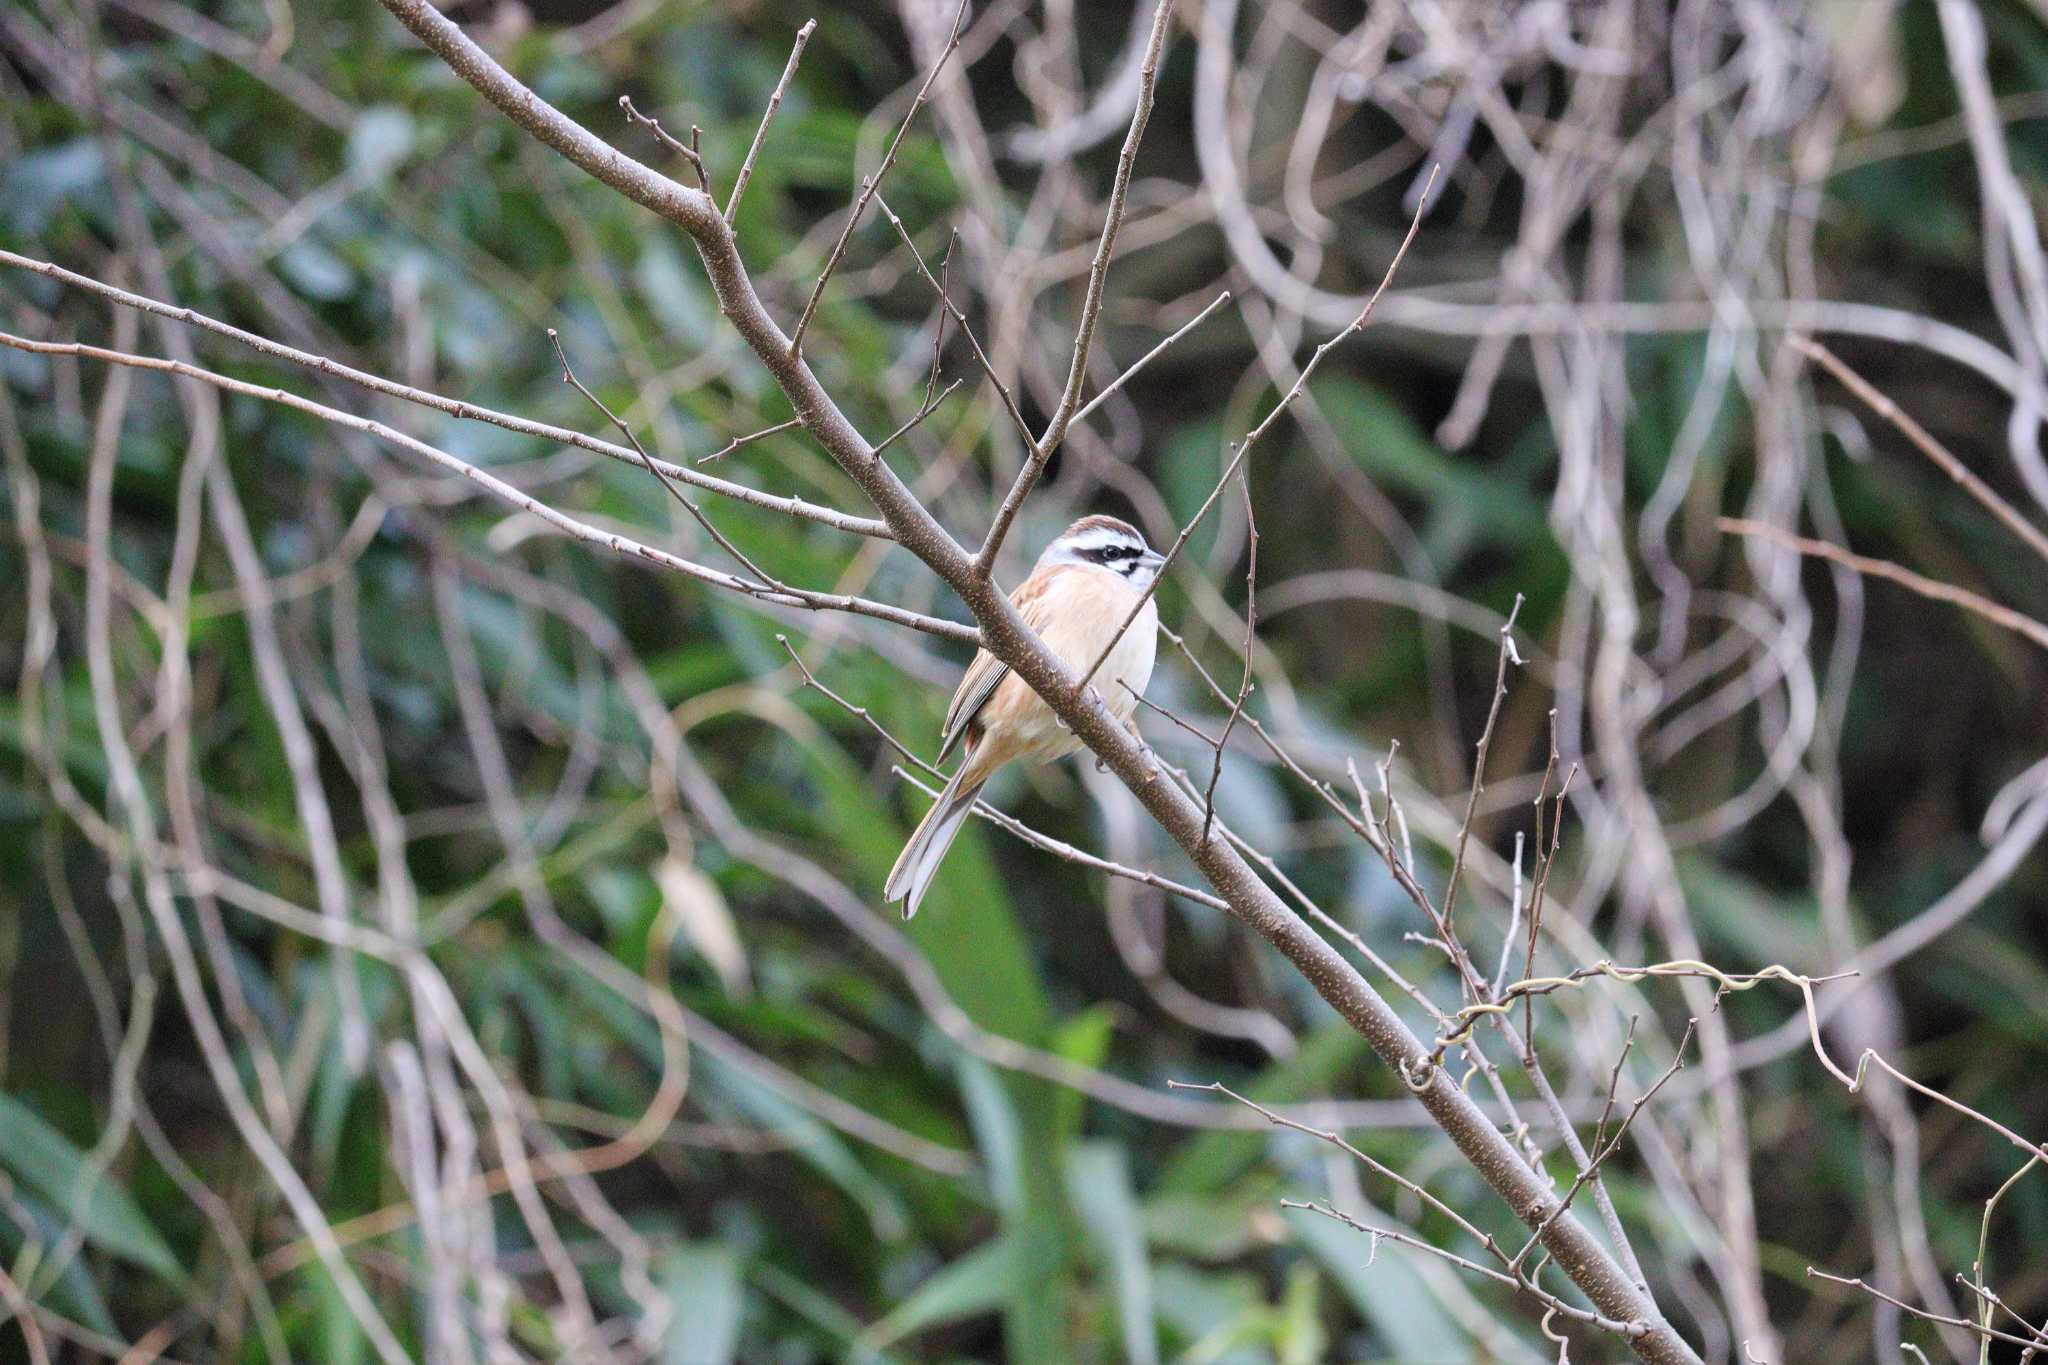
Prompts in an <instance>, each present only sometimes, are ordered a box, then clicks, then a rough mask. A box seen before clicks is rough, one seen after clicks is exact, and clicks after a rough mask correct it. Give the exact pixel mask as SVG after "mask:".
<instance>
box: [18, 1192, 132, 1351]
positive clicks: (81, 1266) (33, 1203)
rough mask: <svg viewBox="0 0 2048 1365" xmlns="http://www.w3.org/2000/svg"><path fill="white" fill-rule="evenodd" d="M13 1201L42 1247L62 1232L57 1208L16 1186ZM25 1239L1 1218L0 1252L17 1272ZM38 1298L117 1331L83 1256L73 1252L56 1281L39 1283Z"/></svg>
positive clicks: (100, 1327)
mask: <svg viewBox="0 0 2048 1365" xmlns="http://www.w3.org/2000/svg"><path fill="white" fill-rule="evenodd" d="M14 1204H15V1208H16V1209H17V1210H20V1211H23V1212H25V1213H26V1214H27V1215H28V1217H29V1221H31V1222H33V1223H34V1224H35V1232H36V1237H37V1238H38V1239H39V1240H40V1241H41V1242H42V1245H43V1248H44V1249H45V1250H47V1249H48V1248H49V1247H50V1245H51V1244H52V1243H54V1242H55V1241H56V1240H57V1238H58V1237H59V1236H61V1235H62V1234H63V1227H62V1224H61V1220H59V1219H58V1217H57V1214H56V1211H55V1210H54V1209H51V1208H50V1207H49V1206H47V1205H46V1204H44V1203H43V1201H42V1200H40V1199H38V1198H36V1197H35V1196H34V1195H32V1194H29V1193H28V1192H26V1191H24V1190H16V1191H15V1192H14ZM27 1241H28V1238H27V1236H26V1235H25V1234H24V1232H23V1230H22V1229H21V1228H20V1227H18V1226H16V1224H15V1221H14V1219H12V1218H0V1256H4V1257H5V1258H6V1259H7V1260H8V1261H9V1262H11V1263H14V1264H15V1265H16V1267H17V1273H19V1264H20V1263H19V1262H16V1261H15V1258H16V1257H17V1256H19V1255H20V1253H21V1249H22V1247H23V1246H24V1245H26V1244H27ZM47 1277H48V1271H47V1270H44V1271H41V1272H40V1273H39V1274H37V1275H36V1276H35V1277H34V1278H35V1279H36V1280H37V1281H38V1286H39V1287H42V1286H41V1285H40V1281H41V1280H43V1279H45V1278H47ZM41 1301H42V1302H44V1303H47V1304H48V1305H49V1306H50V1307H52V1308H54V1309H56V1310H57V1311H58V1312H59V1313H62V1314H63V1315H64V1316H66V1317H68V1318H70V1319H72V1320H73V1321H75V1322H82V1323H84V1324H85V1325H86V1326H87V1327H90V1328H92V1329H93V1330H94V1331H96V1332H104V1333H106V1334H107V1335H108V1336H115V1335H117V1334H118V1333H119V1330H120V1329H119V1328H117V1327H115V1326H114V1318H113V1314H111V1313H109V1312H108V1311H107V1301H106V1300H105V1299H104V1298H102V1297H101V1295H100V1288H99V1286H98V1285H97V1284H95V1283H94V1282H93V1277H92V1274H91V1271H90V1269H89V1263H88V1262H87V1261H86V1259H85V1258H84V1257H82V1256H73V1257H72V1258H71V1263H70V1264H69V1265H67V1266H65V1267H64V1271H63V1273H62V1274H60V1275H58V1276H57V1280H56V1283H54V1284H51V1285H48V1286H47V1287H42V1299H41Z"/></svg>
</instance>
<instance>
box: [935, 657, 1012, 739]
mask: <svg viewBox="0 0 2048 1365" xmlns="http://www.w3.org/2000/svg"><path fill="white" fill-rule="evenodd" d="M1009 676H1010V666H1009V665H1008V664H1006V663H1001V662H998V661H997V659H996V656H995V655H993V654H989V653H987V652H983V653H980V654H976V655H975V656H974V662H973V663H971V664H969V665H968V666H967V676H966V677H964V678H962V679H961V680H960V689H959V690H958V691H957V692H955V693H954V694H953V704H952V705H950V706H948V707H947V708H946V724H945V726H944V727H943V728H942V729H941V730H940V731H939V756H938V758H937V760H936V761H937V762H940V763H944V762H945V761H946V755H947V754H950V753H952V752H953V746H955V745H956V744H958V743H959V742H960V738H961V736H963V735H965V734H966V733H967V727H968V726H969V725H972V724H973V723H974V718H975V717H976V716H978V715H980V714H981V708H982V707H984V706H986V705H987V704H988V699H989V698H990V697H992V696H994V695H995V690H996V688H997V687H999V686H1000V685H1001V684H1002V681H1003V679H1005V678H1007V677H1009Z"/></svg>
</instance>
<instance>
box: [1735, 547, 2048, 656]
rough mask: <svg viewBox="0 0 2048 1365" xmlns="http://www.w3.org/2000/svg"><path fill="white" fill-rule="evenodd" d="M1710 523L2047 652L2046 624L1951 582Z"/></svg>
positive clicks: (1864, 557) (1865, 558)
mask: <svg viewBox="0 0 2048 1365" xmlns="http://www.w3.org/2000/svg"><path fill="white" fill-rule="evenodd" d="M1714 524H1715V525H1716V526H1718V527H1720V528H1721V529H1722V530H1723V531H1726V532H1729V533H1730V534H1732V535H1738V536H1761V537H1763V538H1764V539H1765V540H1769V541H1774V542H1776V543H1777V544H1779V545H1782V546H1784V547H1785V548H1786V549H1788V550H1797V551H1798V552H1799V553H1800V554H1803V555H1813V556H1815V557H1816V558H1819V559H1825V560H1828V561H1830V562H1832V563H1835V564H1840V565H1841V566H1842V567H1843V568H1846V569H1854V570H1855V571H1856V572H1857V573H1860V574H1868V575H1870V576H1872V577H1874V578H1887V579H1890V580H1891V581H1892V582H1894V583H1897V584H1898V585H1899V586H1900V587H1903V588H1906V589H1908V590H1909V591H1912V592H1916V593H1918V594H1920V596H1922V597H1930V598H1933V599H1934V600H1935V601H1937V602H1947V603H1950V604H1952V605H1954V606H1958V607H1961V608H1962V609H1963V610H1964V611H1967V612H1972V613H1974V614H1976V615H1978V616H1981V617H1983V618H1984V619H1985V620H1987V621H1989V622H1991V623H1992V624H1993V625H1996V626H2003V627H2004V628H2005V629H2007V630H2009V631H2011V632H2013V634H2015V635H2021V636H2024V637H2026V638H2027V639H2029V640H2032V641H2033V642H2034V643H2035V644H2037V645H2039V646H2040V647H2041V648H2043V649H2048V625H2043V624H2042V623H2041V622H2039V621H2036V620H2035V619H2034V618H2033V617H2031V616H2028V615H2026V614H2025V613H2023V612H2017V611H2014V610H2013V609H2012V608H2011V607H2008V606H2004V605H2002V604H2000V603H1997V602H1994V601H1992V600H1991V599H1990V598H1988V597H1983V596H1980V595H1978V594H1977V593H1974V592H1971V591H1970V590H1969V589H1968V588H1959V587H1957V586H1955V585H1954V584H1953V583H1944V582H1942V581H1941V580H1940V579H1938V578H1928V577H1926V576H1925V575H1923V574H1917V573H1914V572H1913V571H1912V570H1911V569H1908V568H1904V567H1902V566H1901V565H1898V564H1894V563H1892V562H1891V561H1890V560H1888V559H1872V558H1870V557H1869V556H1867V555H1859V554H1855V553H1853V552H1851V551H1849V550H1845V549H1843V548H1842V547H1841V546H1839V545H1831V544H1829V543H1828V542H1827V541H1825V540H1810V539H1808V538H1807V537H1805V536H1796V535H1793V534H1792V533H1791V532H1790V531H1786V530H1783V529H1781V528H1779V527H1776V526H1768V525H1765V524H1764V523H1763V522H1760V521H1749V520H1746V519H1744V518H1742V517H1717V518H1715V521H1714Z"/></svg>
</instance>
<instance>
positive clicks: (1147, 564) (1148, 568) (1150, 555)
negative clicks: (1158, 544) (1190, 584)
mask: <svg viewBox="0 0 2048 1365" xmlns="http://www.w3.org/2000/svg"><path fill="white" fill-rule="evenodd" d="M1138 563H1139V564H1141V565H1142V566H1144V569H1145V572H1146V573H1148V574H1152V575H1155V576H1156V575H1157V574H1158V572H1159V571H1160V570H1161V569H1163V568H1165V567H1166V556H1165V555H1163V554H1161V553H1159V551H1157V550H1147V551H1145V555H1144V557H1143V558H1142V559H1140V560H1139V561H1138Z"/></svg>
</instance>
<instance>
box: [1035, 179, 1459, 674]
mask: <svg viewBox="0 0 2048 1365" xmlns="http://www.w3.org/2000/svg"><path fill="white" fill-rule="evenodd" d="M1435 181H1436V171H1435V170H1434V169H1431V171H1430V173H1429V183H1430V184H1434V183H1435ZM1428 203H1429V197H1428V194H1427V193H1426V192H1425V193H1424V195H1423V198H1422V201H1421V202H1420V203H1418V204H1417V205H1416V209H1415V216H1414V218H1412V219H1410V220H1409V223H1408V232H1407V234H1406V235H1405V236H1403V237H1402V238H1401V245H1400V246H1399V247H1398V248H1396V249H1395V251H1394V259H1392V260H1391V261H1389V262H1387V273H1386V274H1384V275H1382V276H1381V277H1380V282H1379V284H1378V286H1377V287H1376V288H1374V290H1373V291H1372V293H1371V295H1370V296H1368V297H1367V299H1366V301H1365V307H1363V308H1361V309H1359V310H1358V316H1357V317H1355V318H1353V319H1352V320H1351V324H1350V325H1349V326H1347V327H1346V328H1344V330H1343V331H1341V332H1338V333H1337V334H1336V335H1335V336H1333V337H1331V338H1330V339H1329V340H1328V341H1325V342H1324V343H1323V344H1322V345H1320V346H1318V347H1316V349H1315V354H1314V355H1312V356H1310V357H1309V358H1308V363H1307V364H1306V365H1303V366H1302V367H1301V373H1300V374H1299V375H1298V376H1296V377H1295V380H1294V384H1293V386H1292V387H1291V388H1289V389H1288V390H1287V392H1286V393H1285V394H1282V395H1281V398H1280V401H1279V402H1278V403H1277V404H1275V405H1274V407H1273V410H1272V411H1271V412H1269V413H1267V414H1266V415H1265V417H1264V418H1263V419H1261V420H1260V422H1259V424H1258V425H1257V426H1255V427H1253V428H1252V429H1251V430H1250V431H1249V432H1247V433H1246V434H1245V437H1244V439H1243V440H1241V441H1239V442H1238V443H1237V449H1236V451H1235V452H1233V453H1232V455H1231V457H1230V463H1229V464H1228V465H1226V466H1225V467H1224V470H1223V476H1222V477H1221V478H1219V479H1218V480H1217V481H1216V486H1215V487H1214V488H1212V489H1210V490H1209V496H1208V497H1207V498H1205V499H1204V500H1203V502H1202V505H1201V506H1200V507H1199V508H1197V509H1195V515H1194V516H1193V517H1191V518H1190V519H1189V521H1188V524H1187V525H1186V526H1184V527H1182V528H1181V532H1180V534H1179V535H1178V536H1175V537H1174V540H1173V544H1172V546H1171V547H1169V548H1168V549H1167V551H1166V556H1165V558H1164V560H1163V562H1161V564H1160V566H1159V573H1158V576H1157V577H1155V578H1154V579H1153V580H1152V582H1151V584H1150V585H1149V586H1148V587H1147V588H1146V589H1145V591H1144V592H1142V593H1140V594H1139V595H1138V600H1137V601H1136V602H1134V603H1132V605H1131V609H1130V611H1129V612H1128V613H1126V614H1125V616H1124V619H1123V624H1121V625H1119V626H1118V627H1117V628H1116V633H1115V634H1114V635H1112V636H1111V637H1110V638H1109V643H1108V644H1106V645H1104V646H1103V647H1102V652H1101V653H1099V654H1097V655H1096V656H1095V661H1094V662H1093V663H1091V664H1089V665H1088V667H1087V668H1086V669H1085V670H1084V671H1083V672H1082V674H1081V677H1080V680H1079V681H1078V682H1077V683H1075V684H1074V695H1075V696H1077V697H1078V696H1083V695H1085V694H1086V693H1087V690H1088V683H1089V681H1090V680H1091V679H1092V678H1094V676H1095V674H1096V672H1097V670H1099V669H1100V668H1101V667H1102V664H1103V661H1104V660H1105V659H1107V658H1109V655H1110V652H1111V651H1112V650H1114V649H1115V648H1116V647H1117V645H1118V644H1120V643H1121V642H1122V641H1123V638H1124V634H1125V632H1126V631H1128V630H1130V628H1131V623H1132V622H1133V621H1136V620H1137V619H1138V613H1140V612H1142V611H1143V610H1144V609H1145V604H1146V603H1147V602H1149V601H1151V600H1152V594H1153V593H1156V592H1158V591H1159V585H1160V584H1161V583H1164V582H1165V581H1166V571H1167V570H1168V569H1170V568H1172V567H1173V562H1174V560H1176V559H1178V558H1179V557H1180V552H1181V550H1182V549H1183V548H1185V547H1186V545H1187V543H1188V537H1190V536H1192V535H1193V534H1194V533H1195V528H1197V527H1198V526H1200V525H1201V524H1202V522H1203V520H1204V519H1205V518H1207V516H1208V515H1209V509H1210V508H1212V507H1214V506H1215V505H1216V499H1217V498H1218V497H1219V496H1221V494H1222V492H1223V490H1224V488H1225V486H1227V485H1228V484H1229V482H1230V476H1231V475H1233V474H1235V473H1236V472H1237V468H1238V466H1239V465H1241V464H1243V463H1244V458H1245V456H1247V455H1249V454H1250V453H1251V449H1252V447H1253V446H1254V445H1256V444H1258V440H1259V438H1260V437H1261V436H1264V435H1265V434H1266V432H1267V430H1268V429H1270V428H1271V427H1272V425H1273V423H1274V422H1275V421H1276V420H1278V418H1279V416H1280V414H1281V413H1283V412H1285V411H1287V409H1288V408H1289V407H1290V406H1291V405H1292V404H1293V402H1294V400H1295V399H1296V398H1297V397H1299V396H1300V395H1301V391H1302V390H1303V389H1304V388H1306V387H1307V385H1308V381H1309V377H1310V376H1311V375H1313V374H1314V373H1315V372H1316V367H1317V366H1319V365H1321V364H1322V363H1323V357H1324V356H1326V355H1328V354H1329V353H1330V351H1331V350H1332V349H1333V348H1334V347H1335V346H1336V345H1337V344H1338V343H1339V342H1341V341H1343V340H1345V339H1346V338H1347V337H1349V336H1351V335H1352V334H1353V333H1355V332H1359V331H1362V330H1364V328H1365V324H1366V323H1368V322H1370V321H1371V320H1372V310H1373V309H1374V307H1376V306H1377V305H1378V303H1379V301H1380V296H1381V295H1382V294H1385V293H1386V292H1387V286H1388V285H1390V284H1392V283H1393V282H1394V273H1395V272H1396V271H1398V270H1399V269H1400V268H1401V261H1402V259H1403V258H1405V257H1406V256H1407V255H1408V248H1409V247H1410V246H1412V245H1414V243H1415V235H1416V234H1417V233H1418V232H1420V231H1421V230H1422V215H1423V212H1424V211H1425V209H1426V208H1427V207H1428Z"/></svg>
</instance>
